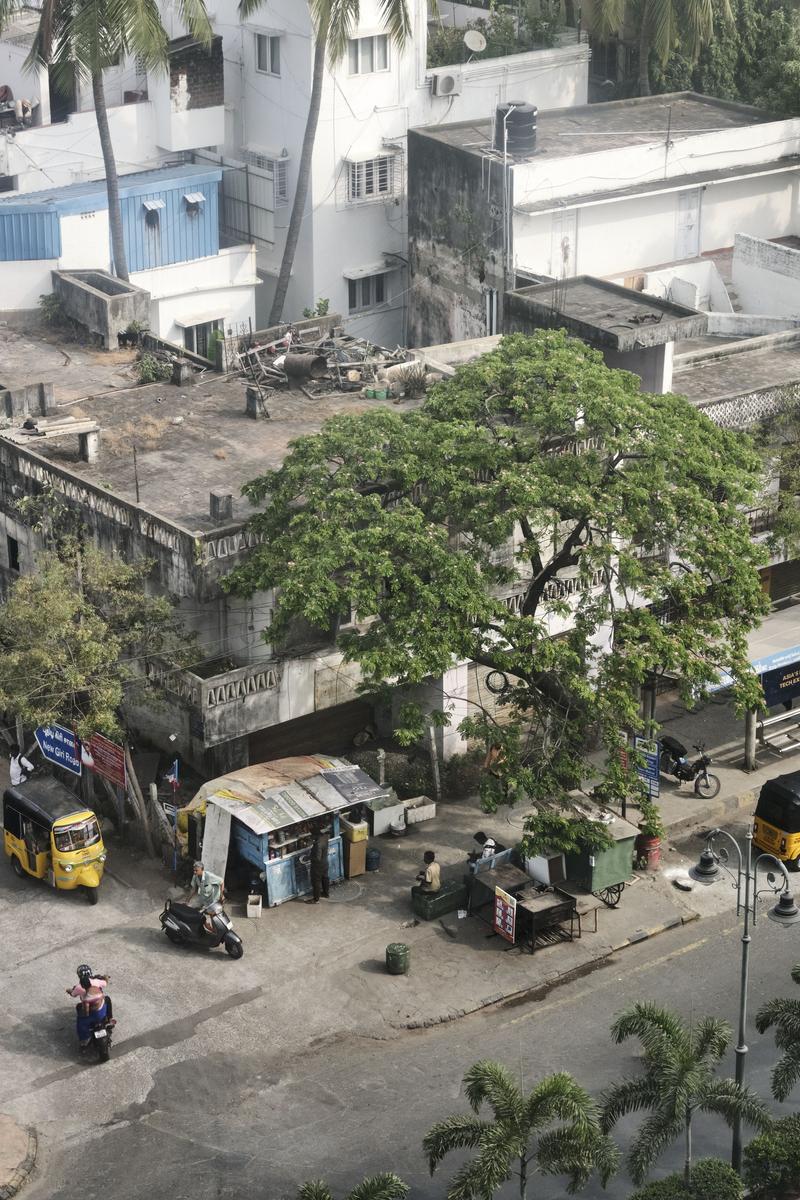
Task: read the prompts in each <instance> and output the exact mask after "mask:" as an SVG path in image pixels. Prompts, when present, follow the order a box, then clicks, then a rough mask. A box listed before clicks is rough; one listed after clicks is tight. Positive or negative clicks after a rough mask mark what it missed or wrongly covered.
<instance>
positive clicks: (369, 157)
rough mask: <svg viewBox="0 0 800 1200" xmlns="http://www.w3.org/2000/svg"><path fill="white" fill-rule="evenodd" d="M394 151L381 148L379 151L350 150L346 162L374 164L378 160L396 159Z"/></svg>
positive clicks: (346, 155)
mask: <svg viewBox="0 0 800 1200" xmlns="http://www.w3.org/2000/svg"><path fill="white" fill-rule="evenodd" d="M395 157H396V153H395V151H394V150H387V149H386V148H385V147H383V146H381V147H380V148H379V149H377V150H375V149H370V150H348V151H347V154H345V156H344V161H345V162H349V163H362V162H372V161H373V159H376V158H395Z"/></svg>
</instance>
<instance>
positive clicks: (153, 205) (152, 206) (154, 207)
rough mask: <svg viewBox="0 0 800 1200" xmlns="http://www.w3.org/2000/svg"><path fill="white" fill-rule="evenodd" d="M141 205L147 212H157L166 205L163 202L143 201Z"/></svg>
mask: <svg viewBox="0 0 800 1200" xmlns="http://www.w3.org/2000/svg"><path fill="white" fill-rule="evenodd" d="M142 204H143V205H144V207H145V208H146V209H147V211H148V212H158V210H159V208H166V207H167V205H166V203H165V201H163V200H143V201H142Z"/></svg>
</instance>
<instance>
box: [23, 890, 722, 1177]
mask: <svg viewBox="0 0 800 1200" xmlns="http://www.w3.org/2000/svg"><path fill="white" fill-rule="evenodd" d="M699 919H700V913H697V912H689V913H687V914H686V916H684V917H681V916H675V917H670V918H669V920H668V921H664V922H662V923H661V924H660V925H654V926H653V927H652V928H651V929H637V930H636V931H635V932H634V933H632V934H631V936H630V937H627V938H624V939H623V941H621V942H618V943H616V944H615V945H613V946H609V947H608V949H607V950H606V951H605V953H603V954H600V955H598V957H597V958H593V959H592V960H591V962H587V963H581V965H580V966H578V967H573V968H572V969H571V970H569V971H565V972H564V973H563V975H551V976H550V977H549V978H547V979H545V981H544V982H543V983H534V984H531V985H530V986H529V987H524V988H520V989H519V990H518V991H516V992H508V993H506V994H505V995H504V994H503V993H502V992H500V993H498V994H497V995H496V996H489V997H488V998H487V999H486V1000H481V1001H479V1002H478V1003H477V1004H475V1005H473V1006H472V1008H461V1009H458V1010H457V1011H455V1012H448V1013H442V1014H441V1015H440V1016H438V1017H426V1018H424V1019H423V1020H421V1021H401V1022H398V1023H397V1024H396V1025H394V1028H395V1029H431V1028H432V1027H433V1026H434V1025H447V1024H449V1023H450V1022H452V1021H459V1020H460V1019H461V1018H462V1017H469V1016H472V1014H473V1013H477V1012H482V1011H483V1010H484V1009H487V1008H493V1007H495V1006H497V1007H499V1006H500V1005H503V1004H521V1003H523V1002H524V1001H526V1000H536V999H539V998H543V997H544V996H546V995H548V993H549V992H551V991H552V990H553V988H556V987H563V986H564V985H565V984H567V983H572V982H573V981H574V980H576V979H581V978H583V976H584V975H591V973H592V972H593V971H595V970H596V969H597V967H598V966H599V965H600V964H601V963H602V962H604V961H605V960H606V959H607V958H610V957H611V955H612V954H616V953H617V951H619V950H624V949H625V947H626V946H637V945H639V943H640V942H646V941H647V940H648V939H649V938H654V937H658V935H659V934H660V933H666V932H667V931H668V930H669V929H678V928H679V927H680V926H682V925H689V924H690V923H691V922H692V921H698V920H699ZM0 1200H2V1194H0Z"/></svg>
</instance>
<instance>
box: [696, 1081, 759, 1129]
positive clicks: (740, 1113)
mask: <svg viewBox="0 0 800 1200" xmlns="http://www.w3.org/2000/svg"><path fill="white" fill-rule="evenodd" d="M695 1107H696V1108H697V1109H699V1110H700V1112H705V1113H716V1114H717V1116H720V1117H722V1118H723V1120H725V1121H726V1122H727V1123H728V1125H732V1124H733V1122H734V1120H735V1119H736V1117H740V1118H741V1119H742V1120H743V1121H747V1123H748V1125H755V1126H756V1128H757V1129H764V1128H765V1127H766V1126H767V1125H768V1124H769V1110H768V1109H767V1106H766V1104H765V1103H764V1101H763V1100H762V1099H761V1097H760V1096H758V1095H756V1093H755V1092H752V1091H751V1090H750V1089H749V1088H746V1087H741V1086H740V1085H739V1084H738V1083H736V1081H735V1080H734V1079H707V1080H706V1082H705V1084H704V1086H703V1087H702V1088H699V1089H698V1092H697V1095H696V1096H695Z"/></svg>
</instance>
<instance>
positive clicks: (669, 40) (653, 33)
mask: <svg viewBox="0 0 800 1200" xmlns="http://www.w3.org/2000/svg"><path fill="white" fill-rule="evenodd" d="M675 3H676V0H644V3H643V5H642V16H641V20H642V21H643V22H647V26H648V29H649V32H650V39H651V44H652V47H653V49H654V50H655V52H656V54H657V55H658V58H659V62H661V63H662V64H663V63H665V62H666V61H667V59H668V58H669V56H670V54H671V53H672V51H673V49H674V47H675V43H676V41H677V36H678V29H677V22H676V13H675Z"/></svg>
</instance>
